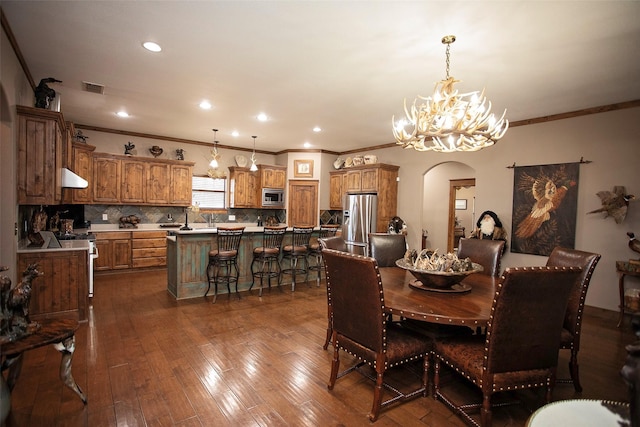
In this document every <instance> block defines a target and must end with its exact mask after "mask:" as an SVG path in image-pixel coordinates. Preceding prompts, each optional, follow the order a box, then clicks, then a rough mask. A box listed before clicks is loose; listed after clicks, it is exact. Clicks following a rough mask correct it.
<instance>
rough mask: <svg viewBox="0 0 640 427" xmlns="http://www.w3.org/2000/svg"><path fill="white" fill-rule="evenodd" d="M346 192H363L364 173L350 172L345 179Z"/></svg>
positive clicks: (358, 171)
mask: <svg viewBox="0 0 640 427" xmlns="http://www.w3.org/2000/svg"><path fill="white" fill-rule="evenodd" d="M344 186H345V191H362V171H360V170H349V171H347V173H346V175H345V177H344Z"/></svg>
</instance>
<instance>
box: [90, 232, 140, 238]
mask: <svg viewBox="0 0 640 427" xmlns="http://www.w3.org/2000/svg"><path fill="white" fill-rule="evenodd" d="M94 234H95V235H96V240H119V239H123V240H124V239H130V238H131V232H130V231H101V232H94Z"/></svg>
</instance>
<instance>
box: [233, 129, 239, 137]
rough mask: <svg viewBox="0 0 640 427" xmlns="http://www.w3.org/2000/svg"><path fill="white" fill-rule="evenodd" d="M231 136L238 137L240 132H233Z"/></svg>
mask: <svg viewBox="0 0 640 427" xmlns="http://www.w3.org/2000/svg"><path fill="white" fill-rule="evenodd" d="M231 136H235V137H238V136H240V132H238V131H237V130H234V131H233V132H231Z"/></svg>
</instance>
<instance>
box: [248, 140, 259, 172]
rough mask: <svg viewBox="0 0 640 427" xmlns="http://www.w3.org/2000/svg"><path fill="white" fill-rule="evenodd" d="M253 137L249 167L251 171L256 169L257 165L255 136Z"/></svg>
mask: <svg viewBox="0 0 640 427" xmlns="http://www.w3.org/2000/svg"><path fill="white" fill-rule="evenodd" d="M251 138H253V154H251V167H250V168H249V170H250V171H251V172H255V171H257V170H258V166H256V138H257V136H252V137H251Z"/></svg>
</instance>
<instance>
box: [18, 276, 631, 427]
mask: <svg viewBox="0 0 640 427" xmlns="http://www.w3.org/2000/svg"><path fill="white" fill-rule="evenodd" d="M296 288H297V290H296V292H295V293H292V292H291V290H290V288H289V287H288V286H284V287H283V288H282V289H278V288H276V289H272V290H271V291H270V292H269V291H266V292H265V294H264V295H263V297H262V298H259V297H258V296H257V292H253V293H252V294H247V293H243V294H242V299H241V300H238V299H236V298H235V297H232V298H228V296H227V295H223V296H222V297H219V298H218V302H217V303H216V304H215V305H214V304H211V299H209V298H208V299H207V300H205V299H200V298H198V299H193V300H189V301H181V302H176V301H175V300H174V299H173V298H172V297H171V296H170V295H169V294H168V293H167V291H166V272H165V271H164V270H159V271H153V272H144V273H125V274H114V275H102V276H97V277H96V283H95V297H94V298H93V301H92V306H91V309H90V320H89V322H87V323H83V324H82V325H81V327H80V329H79V331H78V334H77V341H76V353H75V357H74V362H73V374H74V376H75V378H76V380H77V382H78V384H79V385H80V386H81V387H82V388H83V390H84V391H85V392H86V393H87V395H88V400H89V401H88V404H87V405H86V406H84V405H83V404H82V402H81V401H80V399H79V398H78V396H77V395H75V394H74V393H72V392H71V391H70V390H69V389H67V388H66V387H65V386H64V385H63V384H62V382H61V381H60V379H59V378H58V368H59V363H60V356H59V353H58V352H57V351H56V350H55V349H53V348H52V347H48V348H42V349H37V350H34V351H31V352H28V353H27V354H26V356H25V361H24V366H23V370H22V375H21V377H20V379H19V381H18V384H17V385H16V388H15V389H14V391H13V396H12V400H13V402H12V412H11V414H10V416H9V419H8V420H7V426H16V427H17V426H19V427H28V426H38V427H40V426H90V427H98V426H129V427H131V426H222V425H233V426H271V425H279V426H283V425H291V426H320V425H322V426H331V425H333V426H359V425H368V424H369V422H368V421H367V418H366V415H367V413H368V411H369V409H370V405H371V399H372V393H373V390H372V384H371V383H370V382H369V381H368V380H366V379H364V378H363V377H362V376H360V375H358V374H351V375H348V376H346V377H344V378H342V379H340V380H338V382H337V384H336V387H335V389H334V390H333V391H332V392H330V391H328V390H327V387H326V383H327V380H328V378H329V367H330V360H331V352H330V351H324V350H322V347H321V345H322V342H323V340H324V334H325V327H326V292H325V290H324V288H323V287H320V288H317V287H316V286H315V283H313V285H311V286H306V285H304V284H300V285H298V286H297V287H296ZM626 320H627V324H626V327H625V328H624V329H623V330H622V331H621V330H619V329H617V328H616V321H617V318H616V314H615V313H612V312H608V311H604V310H598V309H590V310H588V313H587V315H586V319H585V324H584V327H583V329H582V331H583V344H582V350H581V352H580V367H581V378H582V383H583V386H584V392H583V393H582V394H581V395H580V394H576V393H574V391H573V386H571V385H563V384H559V385H558V386H557V387H556V390H555V392H554V399H555V400H560V399H570V398H576V397H582V398H597V399H612V400H619V401H627V400H628V399H627V391H626V387H625V385H624V383H623V381H622V379H621V377H620V375H619V371H620V368H621V367H622V365H623V364H624V359H625V356H626V353H625V350H624V346H625V345H626V344H628V343H630V342H632V341H633V335H632V333H631V331H630V328H629V325H628V319H626ZM564 353H565V352H562V354H561V361H560V367H559V375H560V376H566V375H567V366H566V364H567V356H566V354H564ZM343 360H344V361H347V360H349V359H348V358H346V357H345V358H343ZM394 375H395V377H396V378H397V380H398V381H400V382H406V381H408V380H409V377H407V376H406V375H405V374H404V372H400V371H399V372H396V373H394ZM461 390H462V392H463V393H466V392H465V391H464V389H461ZM539 396H541V394H539V393H530V392H526V393H523V394H522V395H521V397H523V398H524V400H525V401H526V402H528V404H529V405H531V406H530V408H529V409H527V408H525V407H523V406H522V405H517V406H510V407H505V408H499V409H496V410H495V411H494V425H495V426H522V425H524V424H525V422H526V419H527V417H528V416H529V414H530V412H529V410H533V409H535V408H536V406H537V405H540V404H541V403H542V401H541V400H540V399H539ZM376 425H378V426H408V425H426V426H445V425H446V426H451V425H453V426H461V425H463V423H462V422H461V421H460V420H459V419H458V418H457V417H456V416H455V415H452V414H451V413H450V412H449V410H448V409H447V408H446V407H445V406H444V405H443V404H442V403H440V402H436V401H434V400H433V399H432V398H431V397H428V398H418V399H416V400H413V401H411V402H408V403H405V404H403V405H400V406H395V407H393V408H390V409H387V410H385V411H384V412H383V413H382V415H381V417H380V419H379V420H378V422H377V423H376Z"/></svg>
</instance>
